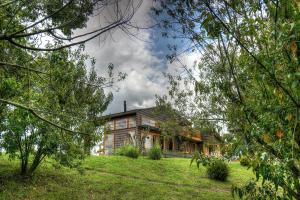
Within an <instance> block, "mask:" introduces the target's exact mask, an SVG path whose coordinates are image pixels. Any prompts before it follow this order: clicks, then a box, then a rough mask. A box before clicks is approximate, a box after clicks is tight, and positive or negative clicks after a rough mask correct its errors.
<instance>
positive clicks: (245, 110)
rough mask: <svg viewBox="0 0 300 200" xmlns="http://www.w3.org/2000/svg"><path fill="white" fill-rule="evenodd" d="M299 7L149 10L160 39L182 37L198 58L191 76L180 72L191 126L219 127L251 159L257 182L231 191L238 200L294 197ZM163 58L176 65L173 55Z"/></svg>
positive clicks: (181, 4) (242, 4) (299, 167)
mask: <svg viewBox="0 0 300 200" xmlns="http://www.w3.org/2000/svg"><path fill="white" fill-rule="evenodd" d="M299 6H300V5H299V2H297V1H293V0H288V1H281V0H277V1H260V0H257V1H256V0H253V1H224V0H215V1H210V0H204V1H189V0H187V1H179V0H169V1H159V6H157V7H156V8H154V11H155V13H156V14H158V15H159V17H160V19H162V27H163V28H165V31H164V32H163V35H164V36H166V37H174V38H184V40H185V41H189V42H190V44H191V46H190V48H188V49H187V50H185V51H192V50H197V51H198V52H199V54H200V55H201V60H200V62H199V64H198V66H197V72H195V71H191V70H189V69H188V68H187V67H186V66H183V68H184V69H185V70H186V72H187V77H188V78H189V80H190V82H191V83H192V85H193V86H194V89H193V90H192V95H191V96H189V98H191V99H192V101H193V103H194V104H195V105H194V107H197V108H198V111H199V112H197V115H195V116H196V117H195V119H197V118H198V119H200V120H201V121H203V122H205V123H206V122H207V120H205V119H207V117H208V116H210V117H211V118H212V119H209V121H210V122H212V123H213V124H215V125H218V124H220V121H221V120H222V122H225V123H226V126H227V128H228V130H229V131H230V132H231V134H234V135H235V136H234V137H235V138H236V141H238V142H239V145H242V146H243V147H244V148H242V151H243V154H248V155H250V156H251V157H252V158H253V159H252V160H253V162H252V163H251V166H252V169H253V171H254V172H255V174H256V177H257V179H256V180H254V181H251V182H249V184H248V185H247V186H245V187H242V188H235V189H234V193H235V194H237V195H238V196H239V197H243V196H247V197H248V198H253V199H267V198H269V199H293V198H294V199H299V197H300V182H299V177H300V160H299V159H300V157H299V156H300V149H299V146H300V129H299V107H300V101H299V99H300V91H299V86H300V81H299V80H300V79H299V78H300V76H299V75H300V71H299V70H300V69H299V59H300V54H299V52H300V51H299V47H300V46H299V45H300V43H299V42H298V40H299V37H300V36H299V28H300V23H299V22H300V20H299V19H300V18H299V13H300V12H299V11H300V10H299ZM161 13H164V14H161ZM173 49H178V48H173ZM169 58H170V59H172V60H175V59H178V52H176V51H174V54H172V55H171V56H170V57H169ZM177 82H178V81H177ZM177 85H178V84H177ZM177 88H178V87H177ZM173 91H174V90H173ZM175 91H176V90H175ZM185 92H186V91H185ZM186 93H187V92H186ZM176 94H179V92H177V93H175V95H173V96H174V98H175V99H178V96H177V97H176ZM179 97H180V98H182V95H181V96H179ZM184 99H186V100H188V98H184ZM259 179H262V185H259V184H258V183H257V181H258V180H259ZM279 188H281V189H282V191H283V192H282V193H280V192H278V191H279Z"/></svg>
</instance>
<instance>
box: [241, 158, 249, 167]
mask: <svg viewBox="0 0 300 200" xmlns="http://www.w3.org/2000/svg"><path fill="white" fill-rule="evenodd" d="M240 163H241V165H242V166H249V165H250V159H249V158H248V157H247V156H241V158H240Z"/></svg>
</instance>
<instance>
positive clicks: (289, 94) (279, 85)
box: [204, 1, 300, 108]
mask: <svg viewBox="0 0 300 200" xmlns="http://www.w3.org/2000/svg"><path fill="white" fill-rule="evenodd" d="M204 4H205V5H206V7H207V8H208V9H209V11H210V12H211V13H212V14H213V15H214V16H215V18H216V19H217V20H218V21H219V22H220V23H221V25H222V26H223V27H224V28H225V29H226V31H227V32H228V33H229V34H231V35H232V37H233V38H234V39H235V40H236V41H237V43H238V44H239V45H240V46H241V47H242V48H243V49H244V50H245V51H246V52H247V53H248V54H249V55H250V56H251V57H252V58H253V59H254V60H255V61H256V62H257V64H258V65H259V66H261V67H262V68H263V69H264V70H265V71H266V72H267V74H268V75H269V76H270V78H271V79H273V80H274V82H275V83H276V85H277V86H278V87H280V88H281V89H282V91H283V92H284V93H286V94H287V95H288V97H289V98H290V99H291V101H292V102H293V103H294V104H295V105H296V107H297V108H300V103H298V102H297V100H296V99H295V98H294V97H293V96H292V95H291V93H290V92H289V91H288V90H287V89H286V88H285V87H284V86H283V85H282V84H281V83H280V82H279V81H278V79H277V78H276V76H275V75H274V74H273V73H271V72H270V71H269V70H268V69H267V67H266V66H265V65H264V64H263V63H262V62H261V61H260V60H259V59H258V58H257V57H256V56H255V55H254V54H253V53H252V52H250V50H249V49H248V48H247V47H246V46H245V45H244V44H243V43H242V42H241V41H240V40H239V38H237V37H236V35H235V34H234V33H232V32H231V30H230V29H229V27H228V26H227V25H226V24H225V23H224V22H223V20H222V19H221V18H220V17H219V16H218V15H217V14H216V13H215V12H214V10H213V9H212V8H211V7H210V5H209V3H208V2H207V1H205V2H204Z"/></svg>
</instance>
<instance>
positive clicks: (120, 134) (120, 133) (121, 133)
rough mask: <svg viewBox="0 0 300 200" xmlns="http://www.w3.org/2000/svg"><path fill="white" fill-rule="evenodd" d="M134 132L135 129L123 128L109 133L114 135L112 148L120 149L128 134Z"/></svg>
mask: <svg viewBox="0 0 300 200" xmlns="http://www.w3.org/2000/svg"><path fill="white" fill-rule="evenodd" d="M135 130H136V129H135V128H125V129H119V130H113V131H111V134H113V135H114V148H120V147H121V146H123V145H124V143H125V142H126V140H127V139H128V138H129V132H130V131H135Z"/></svg>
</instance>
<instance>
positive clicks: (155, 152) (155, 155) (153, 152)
mask: <svg viewBox="0 0 300 200" xmlns="http://www.w3.org/2000/svg"><path fill="white" fill-rule="evenodd" d="M148 156H149V158H150V159H152V160H160V159H161V148H160V145H159V144H155V145H154V146H153V147H152V148H151V149H150V151H149V152H148Z"/></svg>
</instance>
